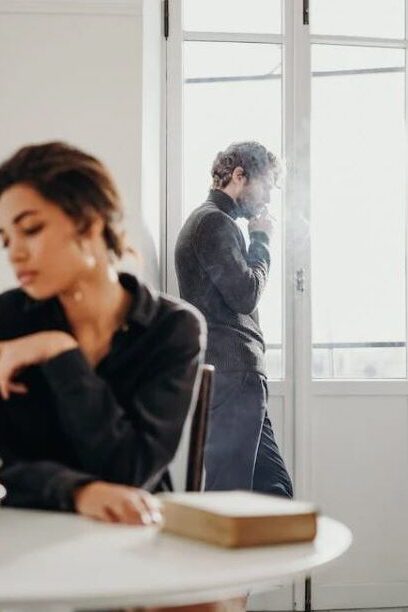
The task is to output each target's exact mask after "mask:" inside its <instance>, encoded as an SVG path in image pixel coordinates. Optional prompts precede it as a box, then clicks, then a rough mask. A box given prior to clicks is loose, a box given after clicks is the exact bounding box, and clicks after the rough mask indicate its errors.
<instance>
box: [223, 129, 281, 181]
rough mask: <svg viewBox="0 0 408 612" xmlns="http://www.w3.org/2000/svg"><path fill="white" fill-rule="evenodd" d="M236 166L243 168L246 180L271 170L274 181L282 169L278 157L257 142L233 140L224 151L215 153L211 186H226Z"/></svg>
mask: <svg viewBox="0 0 408 612" xmlns="http://www.w3.org/2000/svg"><path fill="white" fill-rule="evenodd" d="M238 167H240V168H242V169H243V171H244V175H245V176H246V178H247V179H248V180H250V179H252V178H256V177H259V176H263V175H265V174H267V173H268V172H272V173H273V176H274V182H275V183H276V181H277V180H278V178H279V176H280V174H281V171H282V167H281V163H280V161H279V159H278V157H277V156H276V155H274V154H273V153H271V152H270V151H268V150H267V149H266V148H265V147H264V146H263V145H261V144H260V143H259V142H255V141H249V142H234V143H233V144H231V145H230V146H229V147H228V148H227V149H225V151H220V152H219V153H217V157H216V158H215V160H214V162H213V165H212V168H211V176H212V177H213V185H212V186H213V188H214V189H223V188H224V187H226V186H227V185H228V183H229V182H230V180H231V178H232V173H233V172H234V170H235V168H238Z"/></svg>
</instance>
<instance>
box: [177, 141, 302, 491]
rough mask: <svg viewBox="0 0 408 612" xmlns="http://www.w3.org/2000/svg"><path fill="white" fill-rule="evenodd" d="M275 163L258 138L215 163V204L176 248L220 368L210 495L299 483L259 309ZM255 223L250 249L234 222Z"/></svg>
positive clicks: (208, 464)
mask: <svg viewBox="0 0 408 612" xmlns="http://www.w3.org/2000/svg"><path fill="white" fill-rule="evenodd" d="M279 173H280V164H279V161H278V159H277V158H276V157H275V156H274V155H273V154H272V153H271V152H269V151H267V150H266V148H265V147H264V146H263V145H261V144H259V143H257V142H241V143H235V144H232V145H230V146H229V147H228V148H227V149H226V150H225V151H222V152H220V153H218V155H217V157H216V159H215V161H214V163H213V167H212V171H211V174H212V177H213V185H212V189H211V190H210V193H209V196H208V199H207V201H206V202H204V204H202V205H201V206H199V207H198V208H197V209H196V210H194V212H193V213H192V214H191V215H190V217H189V218H188V219H187V221H186V223H185V224H184V226H183V228H182V230H181V232H180V235H179V237H178V240H177V245H176V271H177V277H178V282H179V288H180V294H181V297H182V298H184V299H186V300H188V301H189V302H191V303H192V304H194V305H195V306H196V307H197V308H199V310H201V312H202V313H203V314H204V316H205V317H206V319H207V323H208V348H207V354H206V361H207V362H208V363H212V364H214V365H215V368H216V375H215V386H214V397H213V403H212V406H211V410H210V420H209V431H208V439H207V445H206V452H205V468H206V489H207V490H230V489H254V490H256V491H263V492H268V493H274V494H277V495H282V496H286V497H291V496H292V484H291V480H290V477H289V475H288V473H287V471H286V468H285V465H284V463H283V460H282V458H281V456H280V453H279V449H278V447H277V445H276V442H275V439H274V435H273V431H272V427H271V423H270V420H269V418H268V416H267V413H266V409H267V400H268V390H267V384H266V373H265V363H264V353H265V344H264V341H263V337H262V332H261V329H260V327H259V321H258V313H257V310H256V307H257V304H258V302H259V299H260V297H261V295H262V292H263V290H264V288H265V285H266V282H267V278H268V272H269V265H270V255H269V241H270V238H271V236H272V219H271V217H270V215H269V214H268V212H267V209H266V204H267V203H268V202H269V197H270V190H271V189H272V187H273V185H274V183H275V182H276V179H277V177H278V175H279ZM238 217H245V218H246V219H248V232H249V239H250V243H249V247H248V249H247V248H246V245H245V239H244V236H243V234H242V232H241V230H240V229H239V227H238V225H237V224H236V222H235V220H236V219H237V218H238Z"/></svg>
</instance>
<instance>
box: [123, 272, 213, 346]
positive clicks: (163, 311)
mask: <svg viewBox="0 0 408 612" xmlns="http://www.w3.org/2000/svg"><path fill="white" fill-rule="evenodd" d="M120 281H121V283H122V285H123V286H124V287H125V288H126V289H127V290H128V291H130V293H131V294H132V296H133V300H132V305H131V310H130V313H129V317H130V319H133V320H134V321H136V322H138V323H139V324H141V325H142V326H145V327H151V326H165V327H166V328H167V329H168V330H169V331H170V330H175V331H181V332H184V334H185V337H186V338H188V337H189V335H190V336H194V337H198V336H200V337H201V338H202V337H203V336H205V334H206V330H207V327H206V322H205V319H204V317H203V315H202V314H201V313H200V312H199V310H197V308H195V307H194V306H192V305H191V304H189V303H187V302H185V301H184V300H181V299H179V298H176V297H173V296H170V295H168V294H167V293H163V292H160V291H157V290H155V289H153V288H152V287H150V286H148V285H147V284H145V283H143V282H140V281H139V280H138V279H137V278H136V277H134V276H132V275H129V274H120Z"/></svg>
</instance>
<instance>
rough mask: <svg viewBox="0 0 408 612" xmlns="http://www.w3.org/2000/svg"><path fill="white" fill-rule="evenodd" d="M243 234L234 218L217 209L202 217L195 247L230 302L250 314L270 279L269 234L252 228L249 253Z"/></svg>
mask: <svg viewBox="0 0 408 612" xmlns="http://www.w3.org/2000/svg"><path fill="white" fill-rule="evenodd" d="M241 238H242V236H241V233H240V230H239V228H238V227H237V226H236V225H235V223H234V221H233V220H232V219H229V218H227V217H226V216H224V215H221V214H219V213H217V212H215V213H212V214H209V215H207V216H206V217H204V218H203V219H202V220H201V222H200V225H199V227H198V229H197V235H196V241H195V245H194V247H195V252H196V255H197V258H198V260H199V262H200V264H201V265H202V267H203V268H204V269H205V271H206V272H207V274H208V275H209V277H210V279H211V281H212V282H213V283H214V285H215V286H216V287H217V289H218V291H219V292H220V293H221V295H222V297H223V299H224V301H225V303H226V304H227V306H228V307H229V308H230V309H231V310H233V311H234V312H238V313H242V314H249V313H251V312H252V311H253V310H255V308H256V306H257V304H258V302H259V299H260V297H261V295H262V292H263V290H264V288H265V285H266V282H267V279H268V273H269V266H270V255H269V238H268V235H267V234H266V233H265V232H262V231H254V232H251V233H250V245H249V248H248V252H247V253H246V256H245V255H244V254H243V252H242V243H241Z"/></svg>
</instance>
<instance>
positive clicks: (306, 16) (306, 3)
mask: <svg viewBox="0 0 408 612" xmlns="http://www.w3.org/2000/svg"><path fill="white" fill-rule="evenodd" d="M303 25H309V0H303Z"/></svg>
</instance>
